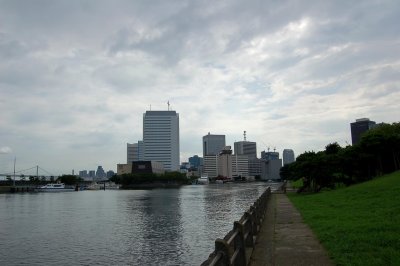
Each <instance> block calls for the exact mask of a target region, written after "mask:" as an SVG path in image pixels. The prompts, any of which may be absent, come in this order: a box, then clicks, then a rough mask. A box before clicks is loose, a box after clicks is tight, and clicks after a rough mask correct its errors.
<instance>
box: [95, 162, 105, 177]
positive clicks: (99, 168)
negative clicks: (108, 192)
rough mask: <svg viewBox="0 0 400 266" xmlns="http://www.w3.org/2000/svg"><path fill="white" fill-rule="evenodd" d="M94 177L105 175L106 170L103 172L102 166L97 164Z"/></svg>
mask: <svg viewBox="0 0 400 266" xmlns="http://www.w3.org/2000/svg"><path fill="white" fill-rule="evenodd" d="M96 177H97V178H100V179H101V178H104V177H106V172H104V169H103V166H101V165H99V166H98V167H97V171H96Z"/></svg>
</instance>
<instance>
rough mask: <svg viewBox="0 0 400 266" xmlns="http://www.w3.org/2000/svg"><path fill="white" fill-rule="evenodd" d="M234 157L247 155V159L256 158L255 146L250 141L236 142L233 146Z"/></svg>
mask: <svg viewBox="0 0 400 266" xmlns="http://www.w3.org/2000/svg"><path fill="white" fill-rule="evenodd" d="M233 145H234V148H235V155H247V156H248V157H249V159H254V158H257V144H256V143H255V142H252V141H237V142H235V143H234V144H233Z"/></svg>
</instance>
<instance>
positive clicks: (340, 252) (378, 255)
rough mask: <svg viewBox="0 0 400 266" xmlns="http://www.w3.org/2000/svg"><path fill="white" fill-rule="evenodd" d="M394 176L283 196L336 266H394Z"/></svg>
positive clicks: (397, 234) (398, 243)
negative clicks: (339, 187)
mask: <svg viewBox="0 0 400 266" xmlns="http://www.w3.org/2000/svg"><path fill="white" fill-rule="evenodd" d="M399 192H400V172H399V171H398V172H395V173H392V174H389V175H386V176H382V177H379V178H376V179H374V180H371V181H368V182H365V183H361V184H357V185H354V186H350V187H347V188H342V189H338V190H333V191H326V192H321V193H318V194H309V195H298V194H295V193H292V194H288V196H289V198H290V200H291V201H292V202H293V203H294V205H295V206H296V207H297V208H298V209H299V210H300V212H301V215H302V216H303V218H304V221H305V222H306V223H307V224H308V225H309V226H310V227H311V228H312V230H313V231H314V232H315V233H316V235H317V236H318V239H319V240H320V241H321V243H322V244H323V245H324V246H325V247H326V249H327V250H328V252H329V254H330V256H331V257H332V258H333V260H334V262H335V264H337V265H400V224H399V221H400V208H399V205H398V203H399V202H400V193H399Z"/></svg>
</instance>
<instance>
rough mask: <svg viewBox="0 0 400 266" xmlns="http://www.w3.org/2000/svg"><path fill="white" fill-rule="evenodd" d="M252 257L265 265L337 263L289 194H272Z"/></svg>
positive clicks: (253, 264)
mask: <svg viewBox="0 0 400 266" xmlns="http://www.w3.org/2000/svg"><path fill="white" fill-rule="evenodd" d="M266 215H267V216H266V218H265V219H264V221H263V225H262V227H261V230H260V232H259V236H258V238H257V242H256V247H255V249H254V251H253V253H252V256H251V259H250V265H251V266H261V265H277V266H288V265H299V266H302V265H304V266H305V265H307V266H311V265H315V266H324V265H334V264H333V262H332V261H331V260H330V259H329V257H328V255H327V253H326V251H325V249H324V248H323V247H322V245H321V244H320V243H319V241H318V240H317V238H316V237H315V235H314V233H313V232H312V231H311V229H310V228H309V227H308V226H307V225H306V224H304V223H303V220H302V218H301V215H300V213H299V212H298V211H297V209H296V208H295V207H294V206H293V204H292V203H291V202H290V201H289V199H288V198H287V196H286V195H285V194H272V197H271V201H270V204H269V206H268V210H267V214H266Z"/></svg>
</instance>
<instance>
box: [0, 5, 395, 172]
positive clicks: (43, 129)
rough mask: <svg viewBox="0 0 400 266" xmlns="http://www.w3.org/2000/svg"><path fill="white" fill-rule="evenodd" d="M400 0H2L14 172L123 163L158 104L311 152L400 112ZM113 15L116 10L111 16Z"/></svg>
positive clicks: (210, 128) (238, 134) (0, 141)
mask: <svg viewBox="0 0 400 266" xmlns="http://www.w3.org/2000/svg"><path fill="white" fill-rule="evenodd" d="M399 13H400V3H399V2H398V1H394V0H393V1H389V0H388V1H380V2H376V1H372V0H366V1H363V2H362V3H355V2H348V1H347V2H346V1H344V2H341V1H324V2H321V1H296V0H288V1H278V2H276V1H264V2H260V1H246V2H243V1H234V0H232V1H226V2H225V1H224V2H218V3H212V4H210V3H206V2H198V1H190V2H181V1H168V2H164V1H148V2H143V3H141V2H140V3H139V2H136V1H133V2H132V1H113V2H109V1H96V2H86V1H85V2H84V1H57V0H56V1H46V0H45V1H43V2H41V3H40V4H39V3H37V2H35V1H0V18H1V19H0V24H1V28H0V99H1V100H0V113H1V116H0V129H1V131H0V173H1V172H10V171H12V170H13V164H14V159H15V157H16V158H17V160H16V167H17V170H20V169H27V168H30V167H32V166H35V165H40V166H41V167H43V168H44V169H46V170H47V171H49V172H50V173H52V174H54V175H57V174H63V173H71V171H72V169H75V171H77V170H79V169H95V168H96V167H97V166H98V165H102V166H103V167H104V169H107V170H108V169H112V170H114V171H115V170H116V165H117V164H118V163H124V162H126V148H127V143H134V142H136V141H138V140H141V139H142V130H143V128H142V127H143V125H142V117H141V114H142V113H143V112H144V111H145V110H168V109H169V108H170V109H171V110H176V111H177V112H178V113H179V114H180V161H181V162H182V161H187V159H188V158H189V157H190V156H192V155H194V154H198V155H201V154H202V137H203V136H205V135H206V134H207V133H208V132H212V133H215V134H224V135H226V143H227V144H230V145H233V143H234V142H236V141H241V140H243V136H242V132H243V131H247V137H248V139H249V140H251V141H254V142H256V143H257V151H258V153H259V151H263V150H267V148H268V147H270V148H271V149H273V148H274V147H276V149H277V150H279V151H282V150H283V149H285V148H290V149H293V150H294V151H295V154H296V155H299V154H301V153H303V152H305V151H311V150H314V151H319V150H323V149H324V148H325V146H326V145H327V144H329V143H332V142H338V144H340V145H341V146H345V145H347V144H351V132H350V123H351V122H353V121H355V119H357V118H362V117H369V118H370V119H371V120H373V121H377V122H385V123H393V122H397V121H398V119H399V117H400V110H399V108H398V102H399V100H400V90H399V89H398V88H399V86H400V75H399V72H400V64H399V61H400V51H399V49H400V45H399V42H400V41H399V38H398V36H400V29H399V27H398V26H397V25H398V24H399V20H400V16H398V14H399ZM105 18H107V19H105Z"/></svg>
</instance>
